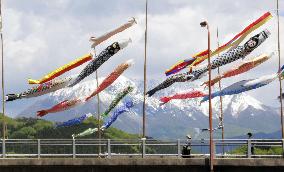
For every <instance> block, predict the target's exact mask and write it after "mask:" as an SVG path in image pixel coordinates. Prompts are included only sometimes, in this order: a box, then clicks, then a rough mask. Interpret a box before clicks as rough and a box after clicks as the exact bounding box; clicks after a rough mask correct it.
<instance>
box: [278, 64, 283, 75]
mask: <svg viewBox="0 0 284 172" xmlns="http://www.w3.org/2000/svg"><path fill="white" fill-rule="evenodd" d="M278 73H279V74H281V75H283V74H284V65H283V66H282V67H281V68H280V69H279V71H278Z"/></svg>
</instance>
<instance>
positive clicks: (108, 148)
mask: <svg viewBox="0 0 284 172" xmlns="http://www.w3.org/2000/svg"><path fill="white" fill-rule="evenodd" d="M110 146H111V145H110V139H107V158H111V147H110Z"/></svg>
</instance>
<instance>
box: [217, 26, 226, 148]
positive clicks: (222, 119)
mask: <svg viewBox="0 0 284 172" xmlns="http://www.w3.org/2000/svg"><path fill="white" fill-rule="evenodd" d="M217 46H218V48H219V46H220V45H219V29H218V27H217ZM218 57H219V53H218ZM218 75H220V68H219V67H218ZM218 85H219V91H221V90H222V86H221V80H219V82H218ZM220 123H221V126H222V142H223V145H222V150H223V154H224V152H225V149H224V148H225V147H224V114H223V99H222V96H220Z"/></svg>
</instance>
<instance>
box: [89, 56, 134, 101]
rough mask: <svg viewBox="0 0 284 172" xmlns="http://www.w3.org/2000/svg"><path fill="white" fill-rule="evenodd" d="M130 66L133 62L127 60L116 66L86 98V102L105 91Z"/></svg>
mask: <svg viewBox="0 0 284 172" xmlns="http://www.w3.org/2000/svg"><path fill="white" fill-rule="evenodd" d="M132 64H133V60H128V61H126V62H125V63H122V64H120V65H119V66H117V67H116V68H115V70H114V71H113V72H112V73H111V74H109V75H108V76H107V77H106V78H105V79H104V80H103V82H102V83H101V84H100V85H99V87H98V88H97V89H96V90H95V91H94V92H93V93H92V94H91V95H90V96H88V97H87V98H86V101H88V100H89V99H90V98H92V97H94V96H95V95H97V94H98V93H100V92H101V91H103V90H104V89H106V88H107V87H108V86H110V85H111V84H112V83H113V82H114V81H115V80H116V79H117V78H118V77H119V76H120V75H121V74H122V73H123V72H124V71H125V70H126V69H128V68H129V67H130V66H131V65H132Z"/></svg>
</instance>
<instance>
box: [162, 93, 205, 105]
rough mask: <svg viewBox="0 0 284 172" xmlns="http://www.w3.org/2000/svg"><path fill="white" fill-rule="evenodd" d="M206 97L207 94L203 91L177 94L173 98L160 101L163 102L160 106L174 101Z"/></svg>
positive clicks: (164, 98)
mask: <svg viewBox="0 0 284 172" xmlns="http://www.w3.org/2000/svg"><path fill="white" fill-rule="evenodd" d="M206 95H207V94H205V93H203V92H201V91H198V90H193V91H190V92H188V93H177V94H175V95H173V96H169V97H162V98H160V101H161V102H162V103H161V104H160V105H164V104H166V103H168V102H169V101H170V100H172V99H190V98H197V97H204V96H206Z"/></svg>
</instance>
